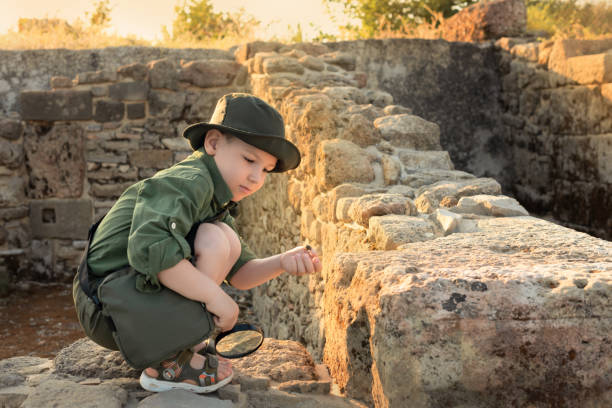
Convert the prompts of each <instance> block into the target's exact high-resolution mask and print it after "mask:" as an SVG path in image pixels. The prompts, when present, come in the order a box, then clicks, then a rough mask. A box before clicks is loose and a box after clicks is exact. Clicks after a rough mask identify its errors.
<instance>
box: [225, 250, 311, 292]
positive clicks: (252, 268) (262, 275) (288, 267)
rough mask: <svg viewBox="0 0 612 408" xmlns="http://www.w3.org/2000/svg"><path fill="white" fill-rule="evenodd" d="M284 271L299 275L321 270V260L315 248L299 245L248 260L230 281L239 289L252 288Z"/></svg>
mask: <svg viewBox="0 0 612 408" xmlns="http://www.w3.org/2000/svg"><path fill="white" fill-rule="evenodd" d="M283 272H288V273H290V274H292V275H297V276H301V275H304V274H306V273H313V272H321V261H320V260H319V257H318V256H317V253H316V252H315V250H314V249H306V248H305V247H302V246H299V247H297V248H294V249H291V250H289V251H287V252H283V253H282V254H278V255H273V256H270V257H268V258H263V259H253V260H251V261H249V262H247V263H246V264H244V265H243V266H242V267H241V268H240V269H238V271H237V272H236V273H235V274H234V276H232V278H231V279H230V283H231V284H232V286H234V287H235V288H237V289H241V290H246V289H251V288H254V287H255V286H258V285H261V284H262V283H265V282H267V281H269V280H270V279H274V278H276V277H277V276H279V275H280V274H282V273H283Z"/></svg>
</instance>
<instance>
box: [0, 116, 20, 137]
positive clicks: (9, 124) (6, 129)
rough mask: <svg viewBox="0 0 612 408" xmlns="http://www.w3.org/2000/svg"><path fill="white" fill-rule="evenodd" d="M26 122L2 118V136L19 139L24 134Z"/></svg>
mask: <svg viewBox="0 0 612 408" xmlns="http://www.w3.org/2000/svg"><path fill="white" fill-rule="evenodd" d="M23 130H24V124H23V122H22V121H20V120H16V119H8V118H0V137H2V138H3V139H6V140H18V139H19V138H20V137H21V136H22V135H23Z"/></svg>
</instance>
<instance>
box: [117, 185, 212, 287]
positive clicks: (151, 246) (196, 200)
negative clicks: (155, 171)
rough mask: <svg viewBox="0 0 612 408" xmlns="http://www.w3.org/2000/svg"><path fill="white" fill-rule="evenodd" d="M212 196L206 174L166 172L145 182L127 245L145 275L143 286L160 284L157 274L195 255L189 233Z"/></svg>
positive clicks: (131, 259) (135, 265) (136, 266)
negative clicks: (191, 247) (189, 240)
mask: <svg viewBox="0 0 612 408" xmlns="http://www.w3.org/2000/svg"><path fill="white" fill-rule="evenodd" d="M211 198H212V189H211V188H210V182H206V180H204V177H203V176H198V175H190V176H188V177H186V176H176V175H165V176H161V177H153V178H150V179H147V180H145V181H144V182H143V183H142V186H141V187H140V189H139V191H138V196H137V198H136V203H135V206H134V215H133V218H132V226H131V229H130V234H129V238H128V247H127V257H128V262H129V263H130V265H131V266H132V267H133V268H134V269H136V270H137V271H138V272H140V273H142V274H143V275H144V281H145V282H140V284H139V286H142V285H143V284H145V285H146V286H150V285H152V289H156V288H159V287H160V285H159V281H158V279H157V274H158V273H159V272H160V271H163V270H165V269H168V268H170V267H172V266H174V265H176V264H177V263H178V262H179V261H181V260H182V259H185V258H189V257H190V256H191V250H190V248H189V244H188V243H187V241H186V240H185V236H186V235H187V232H188V231H189V229H190V228H191V226H192V225H193V223H194V222H195V221H196V219H197V217H198V214H199V210H200V207H201V205H202V203H206V202H209V201H210V200H211ZM141 289H142V288H141Z"/></svg>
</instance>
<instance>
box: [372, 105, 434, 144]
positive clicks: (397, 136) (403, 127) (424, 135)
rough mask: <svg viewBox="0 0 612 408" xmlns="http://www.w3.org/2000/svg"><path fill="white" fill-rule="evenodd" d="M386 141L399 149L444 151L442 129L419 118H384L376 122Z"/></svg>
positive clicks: (406, 116) (405, 115)
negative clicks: (441, 144)
mask: <svg viewBox="0 0 612 408" xmlns="http://www.w3.org/2000/svg"><path fill="white" fill-rule="evenodd" d="M374 126H375V127H376V128H377V129H378V130H379V131H380V133H381V135H382V137H383V139H384V140H387V141H389V142H390V143H391V144H393V145H394V146H397V147H403V148H407V149H414V150H442V147H441V146H440V127H439V126H438V125H436V124H435V123H433V122H428V121H426V120H425V119H422V118H420V117H418V116H414V115H408V114H402V115H391V116H383V117H381V118H378V119H376V120H375V121H374Z"/></svg>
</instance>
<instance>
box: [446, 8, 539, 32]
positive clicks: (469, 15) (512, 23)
mask: <svg viewBox="0 0 612 408" xmlns="http://www.w3.org/2000/svg"><path fill="white" fill-rule="evenodd" d="M526 26H527V9H526V7H525V3H524V2H523V1H522V0H493V1H481V2H479V3H476V4H473V5H471V6H469V7H466V8H465V9H463V10H461V11H460V12H459V13H457V14H455V15H454V16H453V17H451V18H449V19H448V20H446V21H445V22H444V24H443V27H442V28H443V30H442V38H444V39H445V40H447V41H486V40H491V39H496V38H500V37H518V36H520V34H521V33H523V32H524V31H525V28H526Z"/></svg>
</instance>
